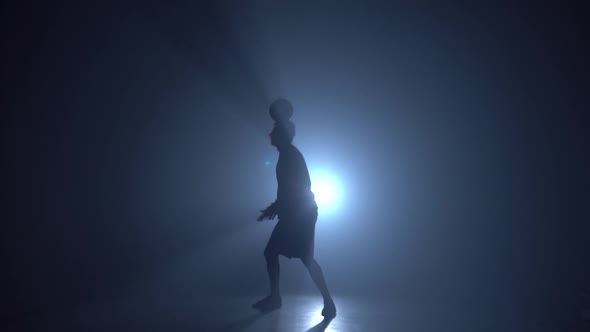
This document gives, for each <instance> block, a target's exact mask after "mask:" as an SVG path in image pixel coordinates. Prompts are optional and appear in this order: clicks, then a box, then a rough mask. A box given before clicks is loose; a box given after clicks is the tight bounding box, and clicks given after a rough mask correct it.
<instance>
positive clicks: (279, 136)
mask: <svg viewBox="0 0 590 332" xmlns="http://www.w3.org/2000/svg"><path fill="white" fill-rule="evenodd" d="M269 136H270V144H272V145H273V146H276V147H277V148H278V149H280V148H282V147H285V146H289V145H290V144H291V143H292V142H293V137H294V136H295V124H293V122H291V121H286V122H275V126H274V127H273V128H272V131H271V132H270V134H269Z"/></svg>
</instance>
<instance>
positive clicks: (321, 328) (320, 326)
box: [305, 318, 332, 332]
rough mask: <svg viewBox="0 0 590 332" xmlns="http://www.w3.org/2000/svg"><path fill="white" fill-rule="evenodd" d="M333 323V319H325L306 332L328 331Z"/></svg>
mask: <svg viewBox="0 0 590 332" xmlns="http://www.w3.org/2000/svg"><path fill="white" fill-rule="evenodd" d="M331 321H332V318H324V320H323V321H321V322H319V323H317V324H316V326H314V327H312V328H310V329H309V330H307V331H305V332H323V331H325V330H326V328H328V325H330V322H331Z"/></svg>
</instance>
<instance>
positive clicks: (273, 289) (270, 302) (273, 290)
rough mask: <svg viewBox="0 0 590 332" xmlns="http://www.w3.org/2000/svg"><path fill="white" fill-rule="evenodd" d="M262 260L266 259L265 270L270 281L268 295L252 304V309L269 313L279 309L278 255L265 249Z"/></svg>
mask: <svg viewBox="0 0 590 332" xmlns="http://www.w3.org/2000/svg"><path fill="white" fill-rule="evenodd" d="M264 258H265V259H266V270H267V271H268V279H269V281H270V295H269V296H267V297H265V298H263V299H262V300H260V301H258V302H256V303H254V304H253V305H252V307H254V308H256V309H259V310H262V311H269V310H274V309H278V308H280V307H281V293H280V290H279V275H280V266H279V255H278V254H276V253H275V252H273V251H272V250H269V249H266V250H265V251H264Z"/></svg>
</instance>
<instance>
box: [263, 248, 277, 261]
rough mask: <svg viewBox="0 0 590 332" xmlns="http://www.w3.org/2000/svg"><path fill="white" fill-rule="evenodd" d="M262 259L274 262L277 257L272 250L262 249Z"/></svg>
mask: <svg viewBox="0 0 590 332" xmlns="http://www.w3.org/2000/svg"><path fill="white" fill-rule="evenodd" d="M264 258H266V260H274V259H278V258H279V255H278V254H277V253H276V252H274V251H273V250H272V249H268V248H266V249H264Z"/></svg>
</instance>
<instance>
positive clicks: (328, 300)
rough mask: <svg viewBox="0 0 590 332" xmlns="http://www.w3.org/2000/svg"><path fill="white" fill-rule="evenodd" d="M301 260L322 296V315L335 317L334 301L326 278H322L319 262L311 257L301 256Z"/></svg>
mask: <svg viewBox="0 0 590 332" xmlns="http://www.w3.org/2000/svg"><path fill="white" fill-rule="evenodd" d="M301 261H302V262H303V264H304V265H305V267H306V268H307V271H309V275H310V276H311V279H312V280H313V282H314V283H315V284H316V286H317V287H318V289H319V290H320V293H322V297H323V298H324V309H323V310H322V315H323V316H325V317H335V316H336V306H335V305H334V301H333V300H332V296H331V295H330V292H329V291H328V285H326V280H325V279H324V273H323V272H322V268H321V267H320V264H318V262H317V261H316V260H315V259H314V258H313V257H309V258H302V259H301Z"/></svg>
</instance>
